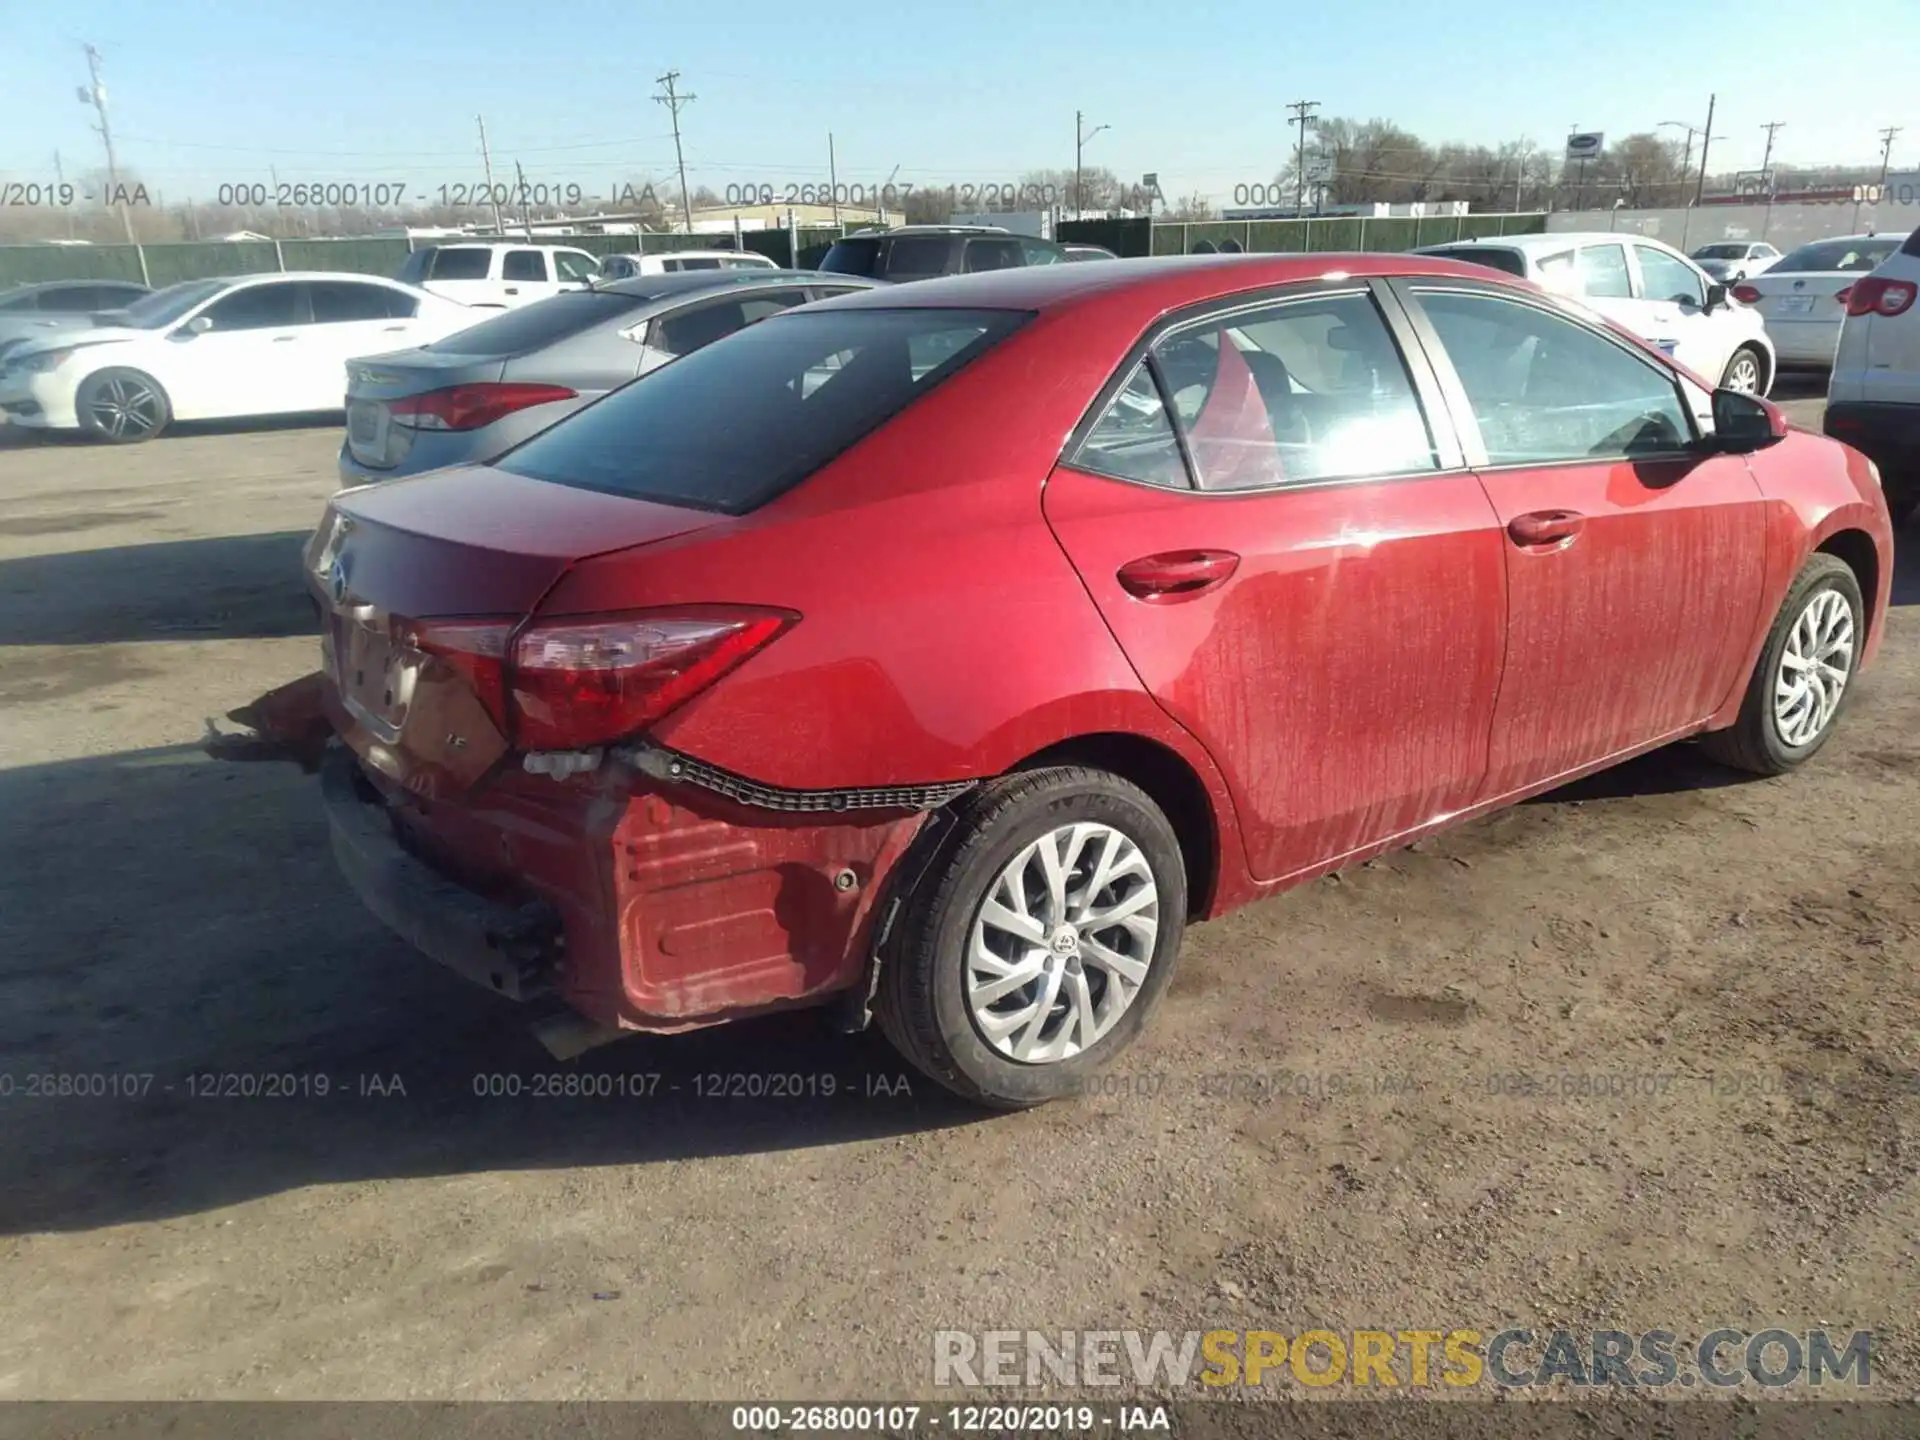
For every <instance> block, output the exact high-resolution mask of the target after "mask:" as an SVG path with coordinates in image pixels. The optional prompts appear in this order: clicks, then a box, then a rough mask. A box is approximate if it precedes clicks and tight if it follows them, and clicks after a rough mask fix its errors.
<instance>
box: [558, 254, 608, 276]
mask: <svg viewBox="0 0 1920 1440" xmlns="http://www.w3.org/2000/svg"><path fill="white" fill-rule="evenodd" d="M553 268H554V269H555V270H558V271H559V272H560V278H561V279H562V280H591V279H592V278H593V275H594V272H595V271H596V270H598V269H599V268H600V262H599V261H598V260H596V259H595V258H594V257H593V256H591V255H589V254H587V253H586V252H584V251H581V250H556V251H555V252H554V256H553Z"/></svg>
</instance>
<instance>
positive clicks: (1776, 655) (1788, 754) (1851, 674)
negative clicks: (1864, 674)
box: [1700, 555, 1867, 775]
mask: <svg viewBox="0 0 1920 1440" xmlns="http://www.w3.org/2000/svg"><path fill="white" fill-rule="evenodd" d="M1823 590H1836V591H1838V592H1839V593H1840V595H1841V597H1842V598H1843V599H1844V600H1845V601H1846V603H1847V608H1848V609H1849V610H1851V611H1852V613H1853V661H1852V664H1851V666H1850V667H1849V668H1848V672H1847V682H1846V688H1845V689H1843V690H1842V691H1841V692H1840V703H1839V704H1838V705H1837V706H1836V707H1835V708H1834V712H1833V714H1832V715H1830V716H1829V717H1828V718H1827V723H1826V725H1825V727H1824V728H1822V729H1821V730H1820V732H1819V733H1818V734H1816V735H1815V736H1814V737H1813V738H1812V739H1811V740H1809V741H1807V742H1806V743H1805V744H1802V745H1797V746H1796V745H1788V744H1787V743H1786V742H1785V741H1784V740H1783V739H1782V738H1781V736H1780V730H1779V723H1778V720H1777V719H1776V717H1775V715H1774V708H1773V688H1774V683H1775V677H1776V676H1777V675H1778V673H1779V670H1780V657H1781V655H1782V653H1783V652H1784V651H1785V650H1786V648H1787V637H1788V634H1789V632H1790V631H1791V630H1792V629H1793V626H1794V623H1795V622H1796V621H1797V620H1799V618H1800V616H1801V614H1802V613H1803V612H1804V611H1805V610H1806V608H1807V606H1808V605H1809V604H1810V603H1811V602H1812V601H1813V598H1814V596H1815V595H1816V594H1818V593H1819V592H1820V591H1823ZM1866 635H1867V630H1866V606H1865V604H1864V603H1862V601H1861V599H1860V582H1859V581H1858V580H1856V579H1855V578H1854V574H1853V571H1852V570H1851V569H1849V568H1848V567H1847V564H1846V562H1845V561H1843V560H1841V559H1840V558H1839V557H1838V556H1835V555H1815V556H1813V557H1812V558H1811V559H1810V560H1808V561H1807V563H1806V564H1805V565H1804V566H1803V567H1802V568H1801V570H1800V573H1799V574H1798V575H1797V576H1795V577H1794V581H1793V584H1791V585H1790V586H1788V587H1787V598H1786V599H1785V600H1784V601H1782V602H1781V605H1780V613H1779V614H1778V615H1776V616H1774V620H1773V628H1772V629H1771V630H1769V631H1768V632H1767V643H1766V644H1764V645H1762V646H1761V647H1760V660H1759V663H1758V664H1756V665H1755V666H1754V669H1753V677H1752V678H1751V679H1750V680H1749V681H1748V682H1747V693H1746V697H1745V698H1744V699H1743V700H1742V701H1741V702H1740V718H1739V719H1737V720H1735V721H1734V723H1733V724H1732V725H1731V726H1729V727H1728V728H1727V729H1725V730H1716V731H1713V732H1711V733H1710V734H1707V735H1703V736H1702V737H1701V739H1700V744H1701V747H1702V748H1703V749H1704V750H1705V751H1706V752H1707V753H1708V754H1709V755H1711V756H1712V757H1713V758H1714V759H1715V760H1718V761H1719V762H1720V763H1721V764H1723V765H1728V766H1731V767H1732V768H1733V769H1735V770H1746V771H1750V772H1752V773H1753V774H1755V775H1780V774H1784V773H1785V772H1786V771H1788V770H1791V769H1793V768H1795V767H1796V766H1798V765H1802V764H1805V763H1806V762H1807V761H1808V760H1810V759H1811V758H1812V757H1813V755H1814V753H1815V752H1816V751H1818V750H1819V749H1820V747H1821V746H1822V745H1824V744H1826V743H1827V740H1828V739H1829V737H1831V736H1832V734H1833V732H1834V728H1835V727H1836V726H1837V725H1838V724H1839V723H1840V717H1841V716H1842V715H1844V714H1845V713H1846V709H1847V703H1848V702H1849V701H1850V700H1851V699H1852V698H1853V692H1854V690H1855V689H1856V688H1857V684H1858V681H1857V678H1856V672H1857V671H1858V669H1859V665H1860V650H1861V648H1862V646H1863V645H1864V644H1865V642H1866Z"/></svg>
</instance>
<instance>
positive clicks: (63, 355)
mask: <svg viewBox="0 0 1920 1440" xmlns="http://www.w3.org/2000/svg"><path fill="white" fill-rule="evenodd" d="M74 348H75V347H73V346H71V345H70V346H68V347H67V348H66V349H65V350H42V351H41V352H40V353H39V354H37V355H16V356H14V357H13V359H12V360H10V361H8V362H7V368H8V369H10V370H24V371H26V372H27V374H29V375H44V374H46V373H47V372H48V371H49V370H56V369H58V368H59V367H60V365H61V364H62V363H63V362H64V361H65V360H66V359H67V358H68V357H69V356H71V355H72V354H73V352H74Z"/></svg>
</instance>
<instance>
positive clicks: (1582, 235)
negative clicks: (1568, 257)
mask: <svg viewBox="0 0 1920 1440" xmlns="http://www.w3.org/2000/svg"><path fill="white" fill-rule="evenodd" d="M1623 240H1638V241H1640V242H1641V243H1642V244H1645V245H1658V246H1659V247H1660V248H1661V249H1662V250H1673V249H1674V247H1673V246H1672V245H1670V244H1668V243H1667V242H1666V241H1665V240H1662V239H1661V238H1660V237H1659V236H1657V235H1642V234H1640V233H1639V232H1638V231H1634V230H1554V231H1551V232H1549V233H1547V234H1544V235H1487V236H1484V237H1483V238H1481V239H1478V240H1448V241H1444V242H1443V243H1441V244H1439V245H1422V246H1421V247H1420V248H1419V249H1418V250H1416V251H1414V252H1413V253H1414V254H1416V255H1444V254H1446V253H1447V252H1448V251H1449V250H1467V249H1473V250H1486V249H1494V250H1519V251H1522V252H1524V253H1527V254H1531V253H1533V252H1534V251H1536V250H1565V249H1567V248H1568V247H1569V246H1572V245H1598V244H1603V243H1605V242H1608V241H1611V242H1613V243H1615V244H1618V243H1619V242H1620V241H1623ZM1674 253H1675V254H1682V253H1684V252H1682V251H1677V250H1676V251H1675V252H1674Z"/></svg>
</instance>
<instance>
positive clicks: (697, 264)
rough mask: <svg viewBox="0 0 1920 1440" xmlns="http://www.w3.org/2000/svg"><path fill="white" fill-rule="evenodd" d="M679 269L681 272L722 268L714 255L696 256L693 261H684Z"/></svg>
mask: <svg viewBox="0 0 1920 1440" xmlns="http://www.w3.org/2000/svg"><path fill="white" fill-rule="evenodd" d="M677 268H679V269H681V270H718V269H719V268H720V261H719V260H718V259H717V258H715V257H714V256H712V255H695V256H693V257H692V258H691V259H687V260H682V261H681V262H680V263H679V266H678V267H677Z"/></svg>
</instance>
